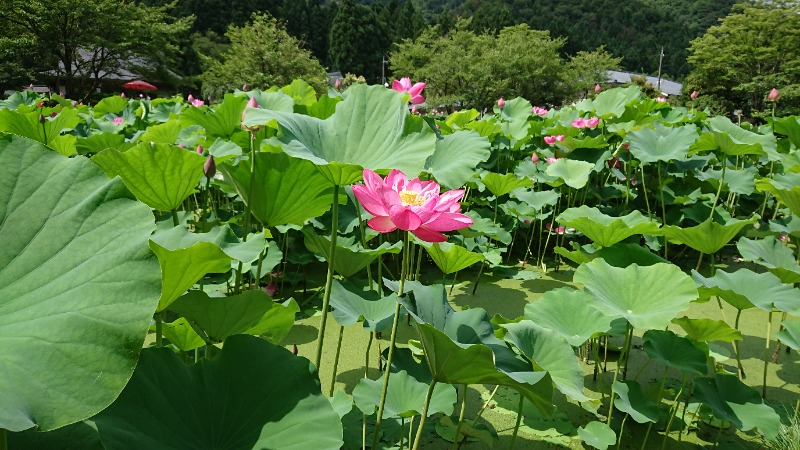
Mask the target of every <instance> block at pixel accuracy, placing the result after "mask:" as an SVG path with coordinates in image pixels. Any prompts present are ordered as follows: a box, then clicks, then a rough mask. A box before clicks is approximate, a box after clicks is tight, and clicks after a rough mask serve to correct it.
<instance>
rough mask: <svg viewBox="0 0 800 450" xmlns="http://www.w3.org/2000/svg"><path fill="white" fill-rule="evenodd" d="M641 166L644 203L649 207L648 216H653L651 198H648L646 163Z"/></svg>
mask: <svg viewBox="0 0 800 450" xmlns="http://www.w3.org/2000/svg"><path fill="white" fill-rule="evenodd" d="M639 168H640V169H641V170H642V196H643V197H644V205H645V207H647V217H648V218H652V217H653V213H652V212H651V211H650V200H648V199H647V184H646V183H645V182H644V165H642V166H640V167H639Z"/></svg>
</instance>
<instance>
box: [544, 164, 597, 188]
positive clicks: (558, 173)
mask: <svg viewBox="0 0 800 450" xmlns="http://www.w3.org/2000/svg"><path fill="white" fill-rule="evenodd" d="M593 169H594V164H592V163H590V162H586V161H577V160H574V159H566V158H561V159H559V160H558V161H556V162H554V163H553V164H550V165H548V166H547V170H546V173H547V174H548V175H550V176H552V177H558V179H559V180H561V181H563V183H564V184H566V185H567V186H569V187H571V188H573V189H580V188H582V187H584V186H586V183H587V182H588V181H589V174H590V173H592V170H593ZM560 184H562V183H560V182H557V183H556V184H555V185H556V186H557V185H560Z"/></svg>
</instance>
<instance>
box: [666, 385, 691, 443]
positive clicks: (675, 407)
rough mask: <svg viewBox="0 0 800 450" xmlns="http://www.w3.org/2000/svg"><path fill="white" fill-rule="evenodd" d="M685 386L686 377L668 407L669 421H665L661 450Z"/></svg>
mask: <svg viewBox="0 0 800 450" xmlns="http://www.w3.org/2000/svg"><path fill="white" fill-rule="evenodd" d="M685 386H686V375H684V376H683V381H681V387H680V389H678V395H676V396H675V399H674V400H672V406H670V414H669V420H667V428H665V429H664V439H663V440H662V441H661V450H664V447H665V446H666V445H667V437H668V436H669V431H670V427H672V420H673V419H675V416H676V415H677V414H678V408H679V407H680V403H678V402H679V400H680V398H681V394H682V393H683V388H684V387H685Z"/></svg>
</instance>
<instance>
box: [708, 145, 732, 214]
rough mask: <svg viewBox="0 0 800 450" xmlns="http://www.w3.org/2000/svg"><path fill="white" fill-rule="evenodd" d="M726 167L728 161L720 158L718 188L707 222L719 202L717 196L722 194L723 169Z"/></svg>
mask: <svg viewBox="0 0 800 450" xmlns="http://www.w3.org/2000/svg"><path fill="white" fill-rule="evenodd" d="M727 166H728V161H727V160H726V158H724V157H723V158H722V174H721V175H720V176H719V186H718V187H717V195H715V196H714V203H712V204H711V215H710V216H708V220H711V219H713V218H714V208H716V207H717V202H719V194H720V193H721V192H722V184H723V181H724V180H725V168H726V167H727Z"/></svg>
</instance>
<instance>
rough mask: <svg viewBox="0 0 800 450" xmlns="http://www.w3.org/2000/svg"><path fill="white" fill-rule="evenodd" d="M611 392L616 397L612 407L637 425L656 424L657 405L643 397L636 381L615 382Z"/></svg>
mask: <svg viewBox="0 0 800 450" xmlns="http://www.w3.org/2000/svg"><path fill="white" fill-rule="evenodd" d="M611 391H612V392H613V393H614V394H616V395H617V399H616V400H615V401H614V407H615V408H617V409H618V410H620V411H622V412H624V413H627V414H629V415H630V416H631V419H633V420H635V421H636V422H637V423H647V422H653V423H655V422H658V405H657V404H656V403H655V402H653V401H652V400H650V399H649V398H648V397H647V395H645V393H644V391H643V390H642V386H641V385H640V384H639V383H637V382H636V381H631V380H623V381H615V382H614V384H613V385H612V386H611ZM614 394H612V395H614Z"/></svg>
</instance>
